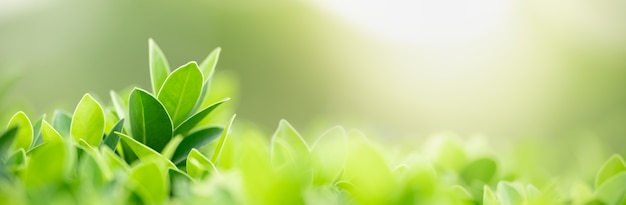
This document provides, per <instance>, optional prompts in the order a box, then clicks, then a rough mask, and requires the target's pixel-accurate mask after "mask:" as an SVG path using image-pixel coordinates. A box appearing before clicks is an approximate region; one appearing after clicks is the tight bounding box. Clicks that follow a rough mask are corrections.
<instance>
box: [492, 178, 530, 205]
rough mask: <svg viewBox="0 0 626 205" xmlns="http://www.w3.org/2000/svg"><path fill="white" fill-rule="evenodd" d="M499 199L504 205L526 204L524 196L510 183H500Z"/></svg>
mask: <svg viewBox="0 0 626 205" xmlns="http://www.w3.org/2000/svg"><path fill="white" fill-rule="evenodd" d="M497 192H498V193H497V194H498V199H500V202H501V203H502V205H517V204H523V203H524V196H523V195H522V193H520V191H519V190H517V189H516V188H515V186H513V185H512V184H511V183H509V182H500V183H498V190H497Z"/></svg>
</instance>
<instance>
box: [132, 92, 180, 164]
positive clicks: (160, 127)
mask: <svg viewBox="0 0 626 205" xmlns="http://www.w3.org/2000/svg"><path fill="white" fill-rule="evenodd" d="M129 108H130V111H129V115H130V116H129V117H130V127H131V133H132V136H133V138H134V139H135V140H137V141H139V142H141V143H143V144H145V145H147V146H148V147H150V148H152V149H154V150H156V151H157V152H160V151H161V150H163V148H164V147H165V145H166V144H167V143H168V142H169V141H170V139H171V138H172V122H171V121H170V117H169V115H168V114H167V111H166V110H165V107H163V105H162V104H161V103H160V102H159V101H158V100H157V99H156V98H155V97H154V96H152V95H150V94H149V93H148V92H146V91H144V90H141V89H139V88H135V89H134V90H133V91H132V93H131V94H130V100H129Z"/></svg>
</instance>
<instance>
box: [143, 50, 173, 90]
mask: <svg viewBox="0 0 626 205" xmlns="http://www.w3.org/2000/svg"><path fill="white" fill-rule="evenodd" d="M148 44H149V48H148V49H149V55H150V56H149V58H150V81H151V82H152V93H154V94H156V93H159V90H161V86H162V85H163V83H164V82H165V79H166V78H167V75H168V74H169V73H170V66H169V64H168V63H167V59H166V58H165V55H163V51H161V49H160V48H159V46H158V45H157V44H156V43H155V42H154V40H152V39H150V40H148Z"/></svg>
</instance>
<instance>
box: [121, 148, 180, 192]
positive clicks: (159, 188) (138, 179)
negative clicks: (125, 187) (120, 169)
mask: <svg viewBox="0 0 626 205" xmlns="http://www.w3.org/2000/svg"><path fill="white" fill-rule="evenodd" d="M122 139H125V138H122ZM128 139H130V138H128ZM130 180H131V182H132V186H133V187H134V190H136V191H137V193H138V194H139V195H140V197H141V198H142V199H143V201H144V202H147V204H162V203H164V202H165V200H166V199H167V196H168V192H167V191H168V190H169V183H168V180H167V179H166V173H165V172H164V170H163V169H162V168H161V167H160V166H159V165H158V164H157V163H156V162H152V161H148V162H146V163H141V164H139V165H138V166H137V167H135V168H133V169H132V170H131V171H130Z"/></svg>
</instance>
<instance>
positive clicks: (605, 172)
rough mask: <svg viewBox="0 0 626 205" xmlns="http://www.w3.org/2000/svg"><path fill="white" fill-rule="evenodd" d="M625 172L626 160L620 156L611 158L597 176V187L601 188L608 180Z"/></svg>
mask: <svg viewBox="0 0 626 205" xmlns="http://www.w3.org/2000/svg"><path fill="white" fill-rule="evenodd" d="M624 171H626V164H625V163H624V159H623V158H622V157H621V156H620V155H618V154H615V155H613V156H611V158H609V160H607V161H606V162H604V164H603V165H602V167H600V170H599V171H598V174H597V175H596V181H595V187H596V188H597V187H600V186H601V185H602V183H604V182H605V181H606V180H607V179H609V178H611V177H612V176H615V175H617V174H619V173H621V172H624Z"/></svg>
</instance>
